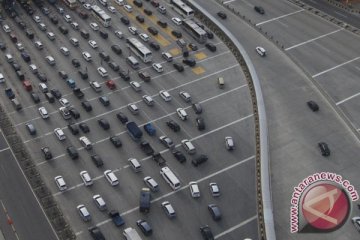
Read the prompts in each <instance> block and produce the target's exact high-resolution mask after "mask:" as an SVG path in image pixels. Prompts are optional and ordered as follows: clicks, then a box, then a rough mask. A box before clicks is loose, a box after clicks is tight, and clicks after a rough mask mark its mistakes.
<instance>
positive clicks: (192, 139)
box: [44, 114, 254, 197]
mask: <svg viewBox="0 0 360 240" xmlns="http://www.w3.org/2000/svg"><path fill="white" fill-rule="evenodd" d="M253 116H254V114H250V115H248V116H245V117H243V118H240V119H237V120H235V121H232V122H230V123H228V124H225V125H223V126H221V127H218V128H216V129H213V130H211V131H210V132H207V133H204V134H201V135H199V136H196V137H194V138H191V139H189V140H190V141H194V140H197V139H199V138H202V137H204V136H207V135H209V134H211V133H214V132H217V131H219V130H221V129H223V128H226V127H228V126H231V125H234V124H236V123H238V122H241V121H244V120H246V119H248V118H250V117H253ZM180 146H181V144H177V145H175V148H177V147H180ZM168 151H170V149H168V148H166V149H164V150H162V151H160V153H161V154H163V153H166V152H168ZM149 159H151V156H148V157H145V158H143V159H141V160H140V162H143V161H146V160H149ZM45 162H46V161H44V163H45ZM128 167H129V165H125V166H123V167H120V168H117V169H114V170H113V172H114V173H116V172H119V171H120V170H121V169H123V168H128ZM103 177H104V175H99V176H97V177H95V178H93V181H96V180H99V179H101V178H103ZM76 186H77V187H81V186H83V184H77V185H76ZM73 189H75V187H70V188H68V189H67V190H66V191H62V192H57V193H54V194H53V196H54V197H55V196H58V195H60V194H63V193H65V192H68V191H69V190H73Z"/></svg>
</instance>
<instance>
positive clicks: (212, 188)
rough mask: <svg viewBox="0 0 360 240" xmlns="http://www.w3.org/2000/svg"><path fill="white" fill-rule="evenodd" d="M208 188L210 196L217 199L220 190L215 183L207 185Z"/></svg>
mask: <svg viewBox="0 0 360 240" xmlns="http://www.w3.org/2000/svg"><path fill="white" fill-rule="evenodd" d="M209 188H210V192H211V195H212V196H213V197H219V196H220V188H219V186H218V185H217V184H216V183H214V182H212V183H209Z"/></svg>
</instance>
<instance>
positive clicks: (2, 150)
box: [0, 147, 10, 152]
mask: <svg viewBox="0 0 360 240" xmlns="http://www.w3.org/2000/svg"><path fill="white" fill-rule="evenodd" d="M9 149H10V147H7V148H4V149H1V150H0V152H4V151H6V150H9Z"/></svg>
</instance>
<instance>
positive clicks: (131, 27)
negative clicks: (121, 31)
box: [128, 26, 138, 35]
mask: <svg viewBox="0 0 360 240" xmlns="http://www.w3.org/2000/svg"><path fill="white" fill-rule="evenodd" d="M128 29H129V32H131V34H133V35H136V34H137V32H138V30H137V29H136V27H133V26H130V27H128Z"/></svg>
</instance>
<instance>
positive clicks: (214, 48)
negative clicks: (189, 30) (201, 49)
mask: <svg viewBox="0 0 360 240" xmlns="http://www.w3.org/2000/svg"><path fill="white" fill-rule="evenodd" d="M205 47H206V48H207V49H209V50H210V51H211V52H215V51H216V46H215V45H214V44H212V43H206V44H205Z"/></svg>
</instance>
